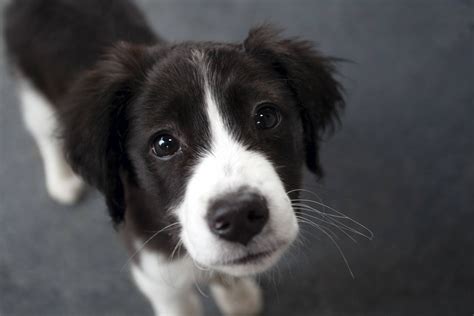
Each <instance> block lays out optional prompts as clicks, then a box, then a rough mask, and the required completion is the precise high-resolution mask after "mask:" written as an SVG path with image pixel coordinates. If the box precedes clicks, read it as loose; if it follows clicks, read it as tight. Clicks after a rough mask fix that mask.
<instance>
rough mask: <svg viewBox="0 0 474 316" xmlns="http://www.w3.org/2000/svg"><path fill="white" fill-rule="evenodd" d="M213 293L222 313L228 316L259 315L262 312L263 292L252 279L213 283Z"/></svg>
mask: <svg viewBox="0 0 474 316" xmlns="http://www.w3.org/2000/svg"><path fill="white" fill-rule="evenodd" d="M211 291H212V293H213V295H214V298H215V300H216V303H217V305H218V306H219V308H220V310H221V312H222V313H224V314H225V315H227V316H243V315H245V316H251V315H258V314H260V312H261V311H262V308H263V299H262V291H261V289H260V287H259V286H258V285H257V283H256V282H255V281H254V280H253V279H251V278H239V279H232V280H229V281H224V282H219V283H213V284H212V285H211Z"/></svg>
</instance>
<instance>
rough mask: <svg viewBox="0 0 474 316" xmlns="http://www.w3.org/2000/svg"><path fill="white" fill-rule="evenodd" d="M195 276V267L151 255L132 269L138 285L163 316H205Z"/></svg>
mask: <svg viewBox="0 0 474 316" xmlns="http://www.w3.org/2000/svg"><path fill="white" fill-rule="evenodd" d="M193 273H194V271H193V266H192V264H191V265H190V264H189V262H187V260H186V259H184V258H183V259H179V260H174V261H165V260H160V257H159V255H155V254H151V253H148V254H141V256H140V260H139V262H137V263H136V264H133V265H132V276H133V278H134V280H135V283H136V284H137V286H138V288H139V289H140V290H141V291H142V293H143V294H144V295H145V296H146V297H147V298H148V299H149V300H150V303H151V304H152V307H153V310H154V312H155V315H159V316H198V315H202V307H201V302H200V301H199V297H198V296H197V294H196V293H195V292H194V291H193V282H195V276H194V275H193Z"/></svg>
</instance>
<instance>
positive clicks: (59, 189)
mask: <svg viewBox="0 0 474 316" xmlns="http://www.w3.org/2000/svg"><path fill="white" fill-rule="evenodd" d="M46 187H47V189H48V193H49V195H50V196H51V198H52V199H53V200H55V201H57V202H58V203H61V204H64V205H72V204H74V203H76V202H77V201H78V200H79V199H80V198H81V196H82V194H83V193H84V189H85V184H84V182H83V181H82V179H81V178H79V177H78V176H76V175H74V174H71V175H69V176H67V177H54V178H50V179H48V181H47V182H46Z"/></svg>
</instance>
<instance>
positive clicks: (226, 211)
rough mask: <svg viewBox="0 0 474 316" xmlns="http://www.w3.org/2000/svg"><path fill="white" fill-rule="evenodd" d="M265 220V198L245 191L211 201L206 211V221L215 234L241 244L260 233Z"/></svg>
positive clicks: (266, 210) (266, 209)
mask: <svg viewBox="0 0 474 316" xmlns="http://www.w3.org/2000/svg"><path fill="white" fill-rule="evenodd" d="M267 221H268V208H267V203H266V201H265V199H264V198H263V197H262V196H261V195H259V194H256V193H253V192H247V191H244V192H242V191H240V192H236V193H231V194H227V195H225V196H223V197H221V198H219V199H218V200H216V201H215V202H214V203H212V205H211V207H210V208H209V210H208V213H207V223H208V225H209V228H210V229H211V231H212V232H213V233H214V234H215V235H217V236H219V237H220V238H223V239H225V240H228V241H232V242H237V243H240V244H243V245H247V244H248V243H249V242H250V241H251V240H252V238H253V237H254V236H256V235H257V234H258V233H260V231H261V230H262V228H263V226H265V223H266V222H267Z"/></svg>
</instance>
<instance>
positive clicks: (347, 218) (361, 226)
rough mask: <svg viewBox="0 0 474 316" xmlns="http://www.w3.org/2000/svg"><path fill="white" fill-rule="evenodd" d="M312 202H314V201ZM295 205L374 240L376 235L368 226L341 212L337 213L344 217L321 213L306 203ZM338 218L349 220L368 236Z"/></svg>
mask: <svg viewBox="0 0 474 316" xmlns="http://www.w3.org/2000/svg"><path fill="white" fill-rule="evenodd" d="M308 201H311V200H308ZM312 202H314V201H312ZM293 205H295V206H298V207H304V208H306V210H309V211H314V212H316V213H318V214H320V215H321V216H324V217H326V216H329V217H331V219H330V220H331V221H333V222H335V223H337V224H339V225H341V226H342V227H345V228H346V229H347V230H349V231H351V232H353V233H355V234H358V235H361V236H363V237H365V238H367V239H369V240H372V239H373V237H374V233H373V232H372V231H371V230H370V229H368V228H367V227H366V226H364V225H362V224H361V223H359V222H357V221H356V220H354V219H352V218H350V217H348V216H347V215H345V214H342V213H340V212H338V211H336V212H338V213H340V214H341V215H342V216H343V217H337V216H333V214H329V213H326V212H322V211H320V210H318V209H316V208H314V207H311V206H309V205H307V204H304V203H298V202H297V203H294V204H293ZM336 218H340V219H344V220H348V221H350V222H352V223H353V224H355V225H357V226H359V227H360V228H362V229H363V230H365V232H366V233H367V234H365V233H363V232H361V231H358V230H355V229H354V228H352V227H349V226H347V225H346V224H344V223H343V222H341V221H339V220H337V219H336Z"/></svg>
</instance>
